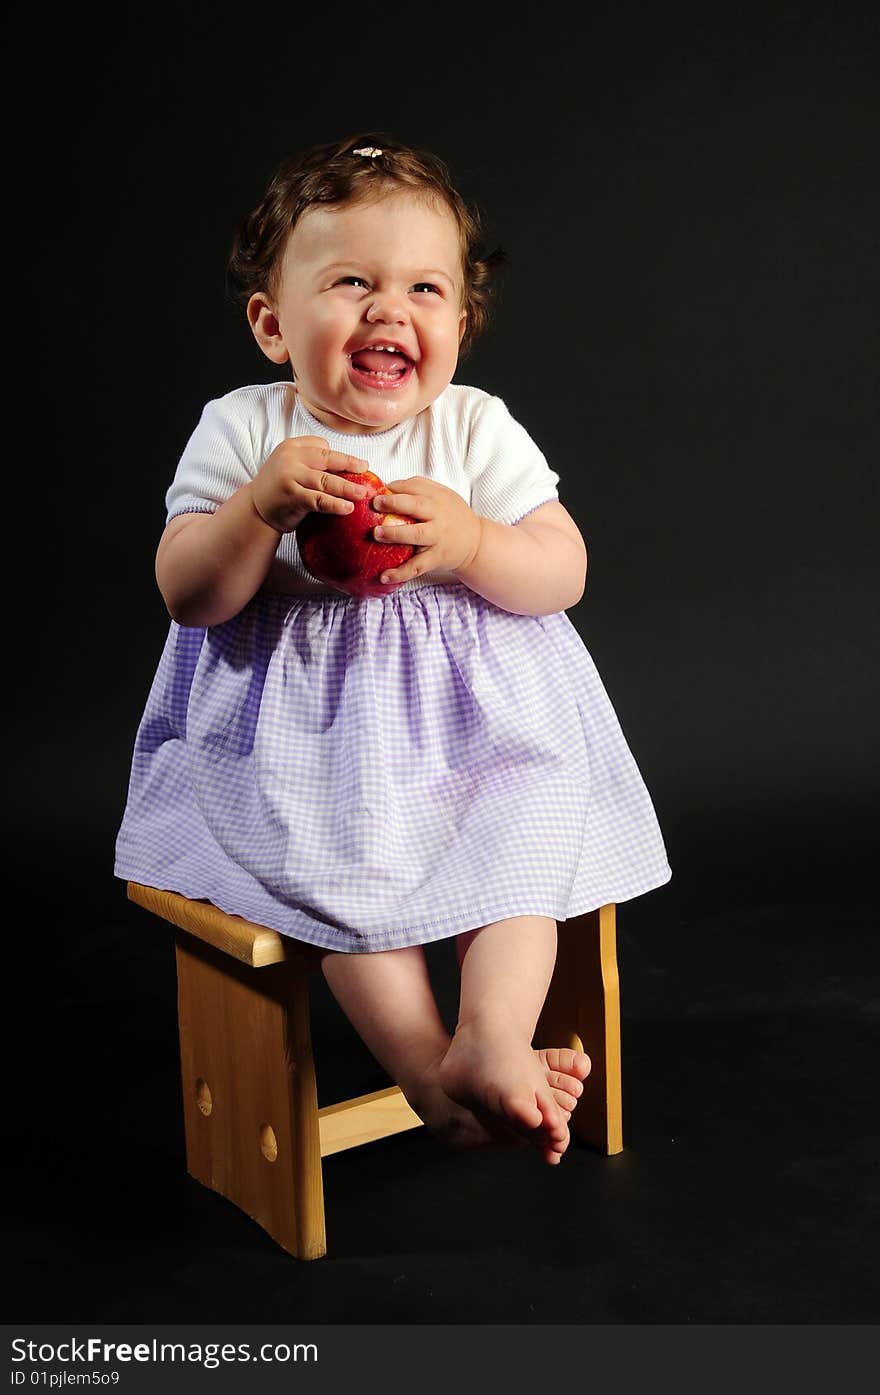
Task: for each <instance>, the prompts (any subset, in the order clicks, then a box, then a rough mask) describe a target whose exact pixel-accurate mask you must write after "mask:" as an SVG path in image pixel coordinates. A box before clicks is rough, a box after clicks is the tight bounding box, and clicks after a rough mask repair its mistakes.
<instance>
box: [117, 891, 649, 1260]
mask: <svg viewBox="0 0 880 1395" xmlns="http://www.w3.org/2000/svg"><path fill="white" fill-rule="evenodd" d="M128 896H129V899H130V900H131V901H133V902H135V903H136V904H137V905H139V906H142V907H143V908H144V909H145V910H147V911H150V912H151V913H152V914H153V915H154V916H158V917H160V918H161V919H162V920H166V921H169V922H170V923H171V924H172V925H173V926H174V927H175V957H176V962H177V1010H178V1027H179V1034H180V1065H181V1080H182V1086H183V1116H184V1129H185V1135H186V1165H187V1171H188V1172H189V1173H190V1175H191V1176H192V1177H194V1178H195V1179H196V1180H197V1181H199V1182H201V1183H202V1184H203V1185H204V1186H206V1187H210V1188H211V1189H212V1190H213V1191H216V1192H219V1193H220V1194H221V1195H222V1196H225V1197H226V1198H227V1200H229V1201H231V1202H233V1203H234V1205H236V1206H238V1207H239V1208H240V1209H241V1210H242V1211H244V1212H245V1213H246V1214H247V1215H249V1216H250V1217H252V1219H253V1220H255V1221H256V1222H257V1223H258V1224H259V1225H261V1226H262V1227H263V1229H264V1230H265V1231H267V1232H268V1234H269V1235H271V1236H272V1237H273V1239H274V1240H276V1241H277V1242H278V1244H279V1245H281V1246H282V1248H283V1249H285V1250H286V1251H287V1252H288V1253H289V1254H291V1255H294V1256H296V1258H298V1259H318V1258H320V1256H321V1255H323V1254H326V1252H327V1239H326V1228H325V1219H324V1186H323V1177H322V1172H321V1159H322V1158H325V1157H328V1156H329V1155H331V1154H332V1153H337V1152H340V1151H342V1150H343V1149H345V1148H354V1147H357V1146H359V1145H361V1144H364V1143H369V1142H371V1141H372V1140H374V1139H378V1138H387V1137H389V1136H390V1135H391V1134H395V1133H401V1132H403V1131H404V1130H406V1129H412V1128H419V1127H421V1124H422V1121H421V1119H420V1118H419V1117H418V1115H417V1114H416V1113H414V1111H413V1110H412V1109H411V1108H410V1106H409V1104H408V1103H407V1101H406V1099H405V1098H404V1096H403V1094H402V1092H401V1090H400V1089H399V1087H398V1086H396V1085H392V1086H390V1087H389V1088H388V1089H384V1090H375V1091H373V1092H372V1093H370V1094H366V1095H359V1096H357V1097H356V1098H354V1099H349V1100H342V1101H340V1102H339V1103H337V1104H330V1105H325V1106H323V1107H322V1108H320V1109H319V1108H318V1096H317V1086H316V1080H315V1064H314V1058H313V1054H312V1039H311V1030H310V1024H309V991H308V980H309V975H310V974H311V973H313V972H315V971H318V972H320V958H321V952H320V951H319V950H318V949H316V948H315V947H314V946H312V945H308V944H304V943H303V942H302V941H299V940H292V939H290V938H289V937H288V936H286V935H280V934H278V933H277V932H276V931H274V930H268V929H266V928H265V926H262V925H256V924H254V923H253V922H252V921H248V920H243V919H241V917H239V916H233V915H227V914H226V913H225V912H224V911H221V910H218V909H217V907H216V906H213V905H211V903H210V902H208V901H193V900H189V899H188V898H187V897H185V896H180V895H178V894H177V893H176V892H171V891H161V890H158V889H156V888H154V887H149V886H141V885H140V884H139V883H137V882H129V883H128ZM534 1045H535V1046H570V1047H575V1048H576V1049H582V1050H585V1051H586V1052H587V1054H588V1055H589V1057H590V1060H591V1062H592V1070H591V1072H590V1075H589V1077H588V1078H587V1081H586V1083H585V1089H584V1093H583V1095H582V1097H581V1099H580V1100H579V1101H578V1105H577V1108H576V1109H575V1111H574V1113H573V1114H572V1117H571V1124H570V1128H571V1132H572V1134H573V1135H574V1136H575V1137H577V1138H579V1139H580V1140H581V1141H583V1142H585V1143H588V1144H590V1145H591V1146H592V1147H594V1148H598V1149H599V1150H600V1151H602V1152H605V1153H618V1152H620V1151H621V1149H622V1147H623V1135H622V1123H621V1080H620V1002H619V990H618V977H617V956H616V944H615V907H614V906H613V905H608V906H602V907H601V908H600V909H599V910H595V911H590V912H589V913H588V914H586V915H582V916H577V917H575V918H574V919H572V920H567V921H560V922H559V926H558V949H557V957H556V966H555V969H554V973H553V979H552V982H551V984H550V989H549V991H548V993H547V999H546V1002H545V1004H544V1009H543V1011H542V1013H541V1017H540V1019H539V1021H538V1026H537V1030H536V1032H535V1038H534Z"/></svg>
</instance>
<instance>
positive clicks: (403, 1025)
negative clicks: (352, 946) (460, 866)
mask: <svg viewBox="0 0 880 1395" xmlns="http://www.w3.org/2000/svg"><path fill="white" fill-rule="evenodd" d="M321 967H322V969H323V971H324V977H325V979H326V980H327V983H328V985H329V987H330V991H331V992H332V993H333V996H334V997H335V998H336V1001H337V1002H338V1003H339V1005H340V1007H341V1008H342V1010H343V1012H344V1013H345V1015H346V1017H347V1018H348V1020H349V1021H350V1022H351V1024H352V1026H353V1027H354V1029H355V1031H356V1032H357V1033H358V1035H359V1036H360V1037H361V1039H362V1040H363V1042H364V1043H365V1045H366V1046H367V1048H368V1049H369V1050H370V1051H371V1052H372V1054H373V1056H374V1057H375V1059H376V1060H377V1061H378V1062H379V1064H380V1066H382V1068H383V1070H386V1071H387V1072H388V1074H389V1075H390V1077H391V1079H392V1080H394V1081H395V1082H396V1083H397V1084H398V1085H399V1086H400V1088H401V1090H402V1091H403V1093H404V1095H405V1096H406V1099H407V1101H408V1103H409V1104H410V1106H411V1107H412V1108H413V1109H414V1110H415V1112H416V1114H418V1116H419V1118H420V1119H422V1120H423V1121H424V1123H425V1124H426V1125H427V1127H428V1128H429V1129H430V1130H431V1132H432V1133H434V1134H436V1135H437V1136H438V1137H439V1138H442V1139H443V1141H444V1142H446V1143H448V1144H450V1145H451V1146H453V1147H459V1148H473V1147H481V1146H484V1145H486V1144H488V1143H494V1142H497V1141H498V1138H497V1137H496V1134H497V1132H498V1131H497V1130H495V1131H493V1130H491V1129H490V1128H487V1127H486V1126H485V1125H484V1124H483V1123H481V1122H480V1121H478V1120H477V1119H476V1118H475V1116H474V1114H473V1113H472V1111H471V1110H470V1109H468V1108H467V1106H466V1105H462V1104H459V1103H457V1102H456V1101H453V1100H451V1099H450V1098H449V1096H448V1095H447V1094H446V1092H445V1091H444V1090H443V1088H442V1086H441V1085H440V1082H439V1080H438V1078H437V1073H438V1069H439V1066H440V1063H441V1062H442V1060H443V1058H444V1056H445V1055H446V1052H447V1051H448V1049H449V1044H450V1041H451V1037H450V1035H449V1032H448V1031H447V1030H446V1027H445V1025H444V1023H443V1020H442V1018H441V1016H440V1013H439V1010H438V1008H437V1002H436V999H435V998H434V991H433V988H432V986H431V980H430V976H429V973H428V965H427V961H426V959H425V953H424V950H423V948H422V947H421V945H412V946H410V947H408V948H405V949H390V950H380V951H379V952H378V953H375V954H342V953H338V952H336V951H327V952H326V953H325V954H324V955H323V956H322V959H321Z"/></svg>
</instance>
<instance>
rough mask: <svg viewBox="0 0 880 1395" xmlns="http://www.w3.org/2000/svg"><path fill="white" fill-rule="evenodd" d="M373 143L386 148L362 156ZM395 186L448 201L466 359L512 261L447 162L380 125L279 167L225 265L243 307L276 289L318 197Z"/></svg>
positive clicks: (338, 197) (348, 198)
mask: <svg viewBox="0 0 880 1395" xmlns="http://www.w3.org/2000/svg"><path fill="white" fill-rule="evenodd" d="M365 147H370V148H372V149H378V150H380V151H381V154H379V155H374V156H364V155H358V154H356V153H355V152H356V151H357V150H360V149H363V148H365ZM389 185H396V186H398V187H400V188H403V189H416V190H419V191H421V192H422V193H423V194H424V195H425V196H426V197H432V196H433V197H434V198H435V199H436V198H439V199H440V200H442V201H443V202H444V203H445V204H446V206H447V208H448V209H449V211H450V213H452V215H453V217H454V218H455V221H456V224H457V226H458V232H459V239H460V243H461V261H462V271H463V280H464V292H463V298H462V308H463V309H464V310H465V311H466V312H467V322H466V325H465V331H464V336H463V338H462V341H461V346H460V349H459V357H460V358H464V357H465V355H466V354H467V352H468V350H469V349H470V347H471V345H472V344H473V342H474V340H475V339H477V338H478V336H479V335H480V334H482V333H483V331H484V330H485V329H486V327H487V325H488V322H489V305H490V296H491V293H492V285H491V280H492V276H493V273H494V272H495V270H496V268H497V267H498V266H500V265H501V263H502V262H504V261H505V260H506V257H505V253H504V251H503V250H502V249H501V248H500V247H496V248H495V249H494V250H493V251H491V252H486V251H485V249H484V246H483V240H482V239H483V230H482V221H481V216H480V213H479V210H478V209H477V208H476V207H475V206H473V205H468V204H467V203H465V201H464V199H463V198H462V196H461V195H460V194H459V192H458V190H457V189H456V187H455V185H454V183H453V181H452V176H451V175H450V172H449V169H448V167H447V166H446V164H444V162H443V161H442V160H440V159H438V157H437V156H436V155H432V154H430V153H429V152H428V151H426V150H416V149H413V148H411V147H410V146H406V145H401V144H399V143H398V142H397V141H395V140H394V139H393V138H392V137H390V136H387V135H385V134H384V133H382V132H367V133H366V134H365V135H358V136H352V137H350V138H349V139H348V140H343V141H333V142H330V143H329V144H326V145H316V146H313V147H312V148H311V149H310V150H306V151H304V152H303V153H301V154H298V155H292V156H289V157H288V158H287V159H286V160H284V161H282V163H281V164H280V165H279V166H278V168H277V169H276V171H275V173H274V174H273V176H272V178H271V180H270V181H269V185H268V187H267V189H266V192H265V194H264V195H263V197H262V199H261V200H260V202H259V203H258V204H257V206H256V208H254V209H253V210H252V211H251V212H250V213H249V214H248V215H247V216H246V217H245V218H244V219H243V220H242V222H241V223H240V224H239V227H238V229H237V230H236V233H235V237H234V239H233V243H232V250H231V252H230V255H229V260H228V262H227V266H226V288H227V292H228V294H229V296H230V298H231V299H232V300H233V301H234V302H235V304H236V305H241V306H245V305H247V302H248V300H249V299H250V297H251V296H252V295H253V294H254V292H255V291H266V292H267V293H268V294H269V295H270V296H271V297H272V298H273V299H274V298H275V297H276V296H277V294H278V290H279V282H280V276H281V261H282V257H283V253H284V248H285V246H286V243H287V238H288V235H289V234H290V232H291V230H292V229H293V228H294V226H295V225H296V223H297V221H298V219H300V218H301V217H302V215H303V214H304V213H305V211H306V209H308V208H311V207H312V206H313V205H315V204H330V205H333V204H352V203H360V202H362V201H367V200H370V199H373V198H375V197H376V196H377V195H379V194H381V193H382V192H383V190H387V188H388V186H389Z"/></svg>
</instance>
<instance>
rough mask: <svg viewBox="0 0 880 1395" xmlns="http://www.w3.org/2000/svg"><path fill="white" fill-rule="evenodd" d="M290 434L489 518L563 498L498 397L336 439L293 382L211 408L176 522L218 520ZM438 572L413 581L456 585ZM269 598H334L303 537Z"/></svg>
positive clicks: (178, 486)
mask: <svg viewBox="0 0 880 1395" xmlns="http://www.w3.org/2000/svg"><path fill="white" fill-rule="evenodd" d="M290 436H320V437H322V438H323V439H324V440H326V441H327V442H328V444H329V445H330V447H331V449H333V450H339V451H345V452H346V453H347V454H349V455H355V456H357V457H358V458H359V459H361V460H366V461H368V462H369V466H370V469H371V470H372V471H373V473H374V474H376V475H378V476H379V478H380V479H381V480H382V481H383V483H385V484H390V483H391V482H392V481H393V480H401V479H408V478H409V477H410V476H414V475H422V476H424V477H425V478H426V479H432V480H437V481H438V482H439V483H440V484H444V485H446V486H447V488H449V489H454V490H455V491H456V493H457V494H460V495H461V497H462V498H463V499H464V500H466V502H467V503H468V504H470V506H471V508H472V509H473V510H474V513H476V514H478V515H479V516H480V517H481V518H490V519H492V520H494V521H495V522H496V523H518V522H519V521H520V519H522V518H524V517H525V515H526V514H528V513H531V512H532V511H533V510H534V509H536V508H538V507H539V506H540V505H541V504H545V503H547V502H548V501H550V500H551V499H558V498H559V493H558V490H557V488H556V486H557V484H558V483H559V475H558V474H557V473H556V472H555V470H551V469H550V467H549V465H548V464H547V461H546V459H545V458H544V455H543V454H542V452H541V451H540V450H539V449H538V447H537V445H536V444H535V442H534V441H533V440H532V438H531V436H530V435H529V434H528V432H527V431H526V430H525V428H524V427H523V426H521V425H520V423H519V422H518V421H516V420H515V419H514V418H513V417H512V416H511V415H510V412H509V411H508V410H507V407H506V406H505V404H504V402H503V401H502V400H501V398H500V397H493V396H491V395H490V394H489V393H488V392H483V391H482V389H481V388H475V387H466V386H464V385H462V384H458V383H451V384H450V385H449V387H447V388H446V389H445V391H444V392H442V393H441V394H440V396H439V397H438V398H437V399H436V400H435V401H434V402H432V403H431V405H430V406H429V407H426V408H425V410H424V411H422V412H420V413H419V414H418V416H416V417H411V418H409V419H408V420H407V421H403V422H400V423H399V424H398V425H397V426H392V427H390V428H389V429H388V430H387V431H378V432H373V433H370V434H360V435H355V434H351V433H347V432H341V431H331V430H330V429H329V428H328V427H326V426H324V425H323V423H322V422H319V421H318V420H316V418H315V417H313V416H312V415H311V413H310V412H309V411H308V410H307V409H306V408H305V407H304V406H303V404H302V401H301V399H300V397H299V394H298V393H297V391H296V388H295V386H294V384H293V383H262V384H255V385H252V386H250V387H241V388H236V389H235V390H234V391H233V392H228V393H226V395H225V396H224V397H218V398H215V399H213V400H212V401H210V402H208V403H207V404H206V405H205V408H204V410H203V412H202V415H201V419H200V420H199V423H198V425H197V426H196V428H195V430H194V431H193V433H192V435H191V436H190V438H189V441H188V442H187V444H186V447H185V449H184V452H183V455H182V456H181V458H180V463H179V464H178V466H177V471H176V473H175V476H174V479H173V481H172V483H171V485H170V487H169V489H168V492H167V494H166V496H165V503H166V507H167V510H168V519H169V520H170V519H172V518H174V517H175V516H176V515H177V514H181V513H213V512H214V510H215V509H217V508H218V507H219V505H220V504H222V503H223V502H224V501H225V500H226V499H228V498H229V497H230V496H231V495H232V494H234V493H235V492H236V490H238V489H240V488H241V486H242V485H244V484H247V483H248V481H249V480H252V479H254V477H255V476H256V474H257V472H258V470H259V469H260V467H261V466H262V464H263V462H264V461H265V460H266V459H267V457H268V456H269V455H270V454H271V453H272V451H273V450H274V449H275V447H276V446H277V445H278V444H279V443H280V442H281V441H283V440H285V439H286V438H287V437H290ZM455 580H456V578H455V577H454V576H453V574H452V573H447V572H443V571H439V570H435V571H432V572H425V573H424V574H423V575H422V576H420V577H416V578H414V579H413V580H412V581H409V582H405V583H404V585H403V586H402V587H401V588H400V589H401V590H406V589H409V588H411V587H416V586H419V585H437V584H438V583H441V584H445V583H447V582H450V581H453V582H454V581H455ZM266 587H267V589H269V590H280V591H291V592H294V593H297V594H306V595H308V594H312V593H315V594H318V593H326V592H327V590H328V588H327V586H326V585H325V583H323V582H321V581H318V580H317V579H316V578H315V577H313V576H312V575H311V573H310V572H308V571H307V570H306V568H305V566H304V565H303V562H302V558H301V557H300V553H299V548H298V546H297V542H296V533H295V532H292V533H285V534H284V535H283V537H282V538H281V541H280V543H279V545H278V551H277V553H276V555H275V562H274V564H273V567H272V570H271V572H270V574H269V577H268V578H267V581H266Z"/></svg>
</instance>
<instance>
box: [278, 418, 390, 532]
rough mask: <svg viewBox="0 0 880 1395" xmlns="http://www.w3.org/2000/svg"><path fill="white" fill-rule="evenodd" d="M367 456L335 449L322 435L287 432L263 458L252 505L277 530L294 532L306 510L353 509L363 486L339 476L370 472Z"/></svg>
mask: <svg viewBox="0 0 880 1395" xmlns="http://www.w3.org/2000/svg"><path fill="white" fill-rule="evenodd" d="M369 468H370V467H369V464H368V463H367V461H366V460H359V459H358V457H357V456H355V455H346V454H345V453H344V452H343V451H336V450H331V449H330V446H329V444H328V442H327V441H324V440H322V438H321V437H320V436H288V437H287V439H286V440H284V441H282V442H281V443H280V444H279V445H277V446H276V447H275V449H274V450H273V452H272V454H271V455H269V456H267V458H266V460H265V461H264V462H263V464H262V466H261V467H260V470H259V472H258V474H257V476H256V479H255V480H254V481H253V483H252V485H251V496H252V498H253V503H254V508H255V509H256V511H257V513H258V514H259V515H260V517H261V518H262V520H263V522H264V523H268V524H269V526H270V528H274V529H276V531H277V532H279V533H292V532H293V530H294V528H296V527H297V525H298V524H299V523H301V522H302V520H303V519H304V518H305V516H306V514H307V513H311V512H312V511H314V512H316V513H338V514H346V513H350V512H351V509H352V507H353V505H352V504H350V503H348V502H346V501H348V500H353V499H362V498H363V497H364V494H365V493H366V490H365V488H364V487H363V485H359V484H354V483H353V482H352V481H351V480H341V479H337V478H336V476H337V475H338V474H340V473H341V472H342V471H343V470H350V471H352V472H355V471H356V472H358V473H360V472H361V471H363V470H368V469H369Z"/></svg>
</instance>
